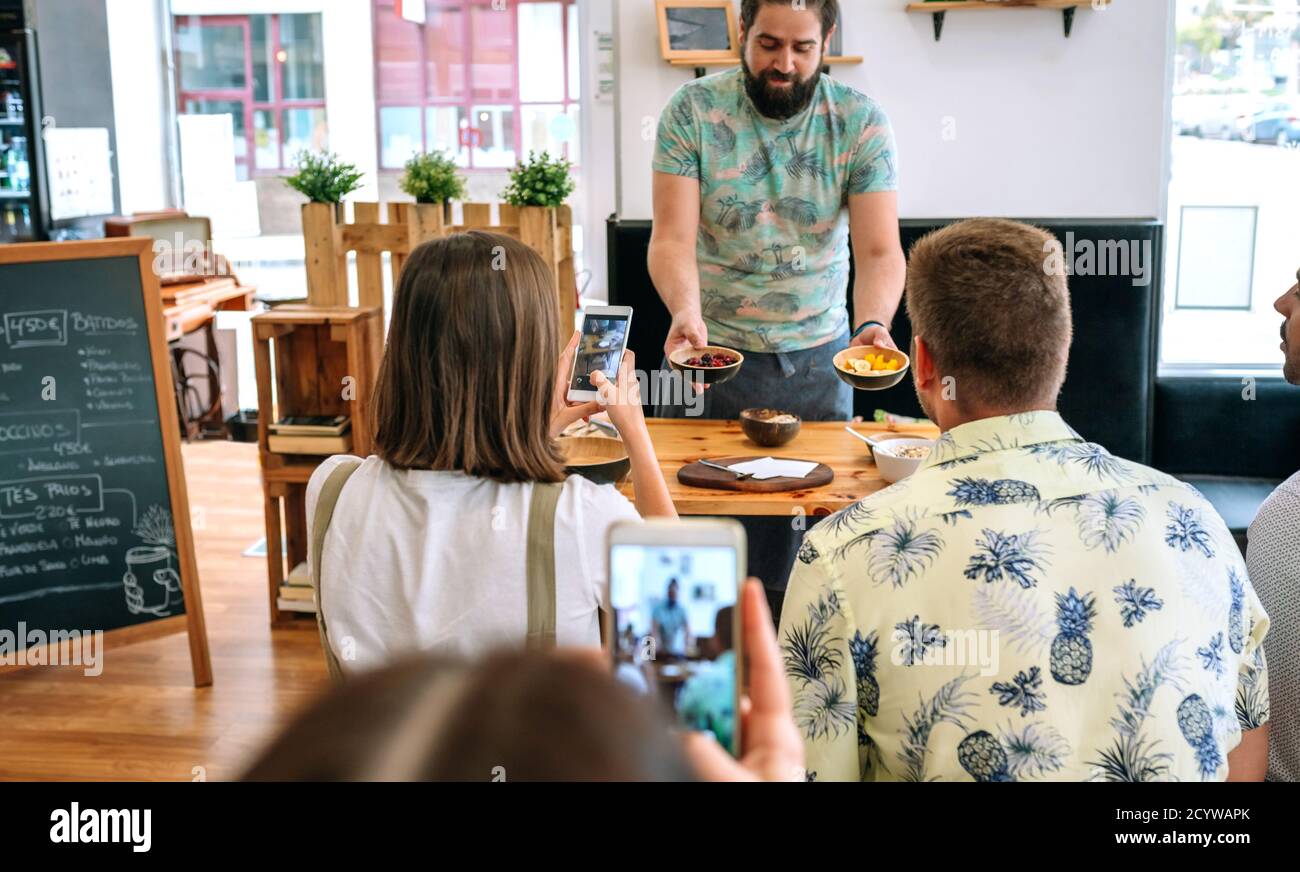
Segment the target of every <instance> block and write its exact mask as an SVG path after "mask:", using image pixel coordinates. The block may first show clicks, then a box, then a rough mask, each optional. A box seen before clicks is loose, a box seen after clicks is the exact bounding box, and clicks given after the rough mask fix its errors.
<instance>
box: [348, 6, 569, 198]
mask: <svg viewBox="0 0 1300 872" xmlns="http://www.w3.org/2000/svg"><path fill="white" fill-rule="evenodd" d="M506 2H507V4H508V9H509V13H510V39H511V46H512V49H513V52H514V58H513V62H512V63H511V71H512V82H513V84H512V95H511V98H510V99H509V100H491V101H480V100H476V99H475V98H474V21H473V19H474V16H473V14H472V13H471V11H470V10H471V9H472V8H473V7H490V6H491V4H492V0H425V23H416V22H408V23H409V24H410V25H411V26H413V27H417V28H419V34H420V38H419V40H418V42H419V55H418V64H419V68H420V99H419V101H418V102H416V101H414V100H392V99H385V98H384V97H383V96H382V94H383V87H382V85H381V83H380V63H379V58H380V45H379V16H380V15H397V14H398V12H397V0H371V3H370V12H371V31H372V33H373V34H374V52H373V54H374V76H375V153H376V155H377V160H378V167H379V172H380V173H387V174H393V173H400V172H402V170H403V167H402V166H388V165H386V164H385V163H384V128H383V122H382V114H383V110H385V109H416V110H418V112H419V116H420V148H421V150H422V151H426V152H427V151H429V150H430V148H431V146H432V143H431V142H430V141H429V110H431V109H459V110H461V112H462V113H463V117H464V118H466V119H469V120H470V123H471V124H472V123H473V110H474V107H475V106H476V105H482V106H487V105H491V106H494V107H501V108H507V109H509V110H510V113H511V139H512V141H511V146H512V150H513V151H514V154H515V160H516V161H520V160H523V159H524V156H525V155H524V151H523V128H522V124H523V111H524V109H527V108H529V107H540V106H550V107H554V106H558V107H559V108H560V111H561V113H562V114H565V115H570V114H571V113H573V112H574V111H575V110H576V111H578V112H581V111H582V108H581V102H582V101H581V99H580V98H579V97H577V96H574V94H573V88H572V85H573V83H572V82H571V81H570V76H569V66H570V60H571V59H570V56H569V55H570V51H569V44H570V39H571V33H570V26H569V24H570V14H571V13H570V9H571V8H577V7H578V0H506ZM526 3H527V4H534V3H559V5H560V26H561V44H562V46H561V52H560V57H559V62H560V63H561V65H562V67H563V70H564V75H563V80H564V96H563V99H561V100H560V101H558V102H557V101H555V100H528V101H524V100H521V99H520V92H519V8H520V6H522V5H523V4H526ZM434 10H439V11H456V12H459V13H460V14H461V19H462V21H461V39H462V41H463V45H464V46H465V58H464V60H463V61H462V65H463V69H464V81H465V91H464V95H463V96H461V97H430V96H429V65H428V37H427V35H426V32H425V29H426V28H427V27H428V24H427V22H428V21H429V20H430V18H431V16H430V15H429V12H431V11H434ZM460 144H461V145H462V146H463V147H464V148H465V150H466V165H465V166H463V167H460V168H459V169H460V170H461V172H465V173H475V174H477V173H501V172H505V171H507V170H508V169H509V167H501V166H476V165H475V162H474V147H473V145H472V144H470V143H460ZM572 154H573V146H572V145H571V144H570V143H568V142H566V143H564V145H563V146H562V156H563V157H564V158H565V159H571V155H572ZM574 166H575V169H576V168H577V162H576V161H575V162H574Z"/></svg>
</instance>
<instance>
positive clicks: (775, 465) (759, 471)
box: [727, 457, 817, 481]
mask: <svg viewBox="0 0 1300 872" xmlns="http://www.w3.org/2000/svg"><path fill="white" fill-rule="evenodd" d="M727 468H728V469H731V470H734V471H736V472H748V473H751V475H750V478H753V479H755V480H756V481H764V480H766V479H769V478H781V477H785V478H806V477H807V476H808V474H809V473H810V472H812V471H813V470H814V469H816V468H817V464H816V462H814V461H810V460H776V459H775V458H772V457H761V458H759V459H758V460H747V461H745V462H744V463H733V464H732V465H731V466H729V467H727Z"/></svg>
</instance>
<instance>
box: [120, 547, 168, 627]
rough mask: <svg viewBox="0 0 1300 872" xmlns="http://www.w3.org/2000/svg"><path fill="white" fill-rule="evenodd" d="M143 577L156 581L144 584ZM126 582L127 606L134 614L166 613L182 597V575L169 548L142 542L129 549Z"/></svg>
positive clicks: (124, 580) (123, 579)
mask: <svg viewBox="0 0 1300 872" xmlns="http://www.w3.org/2000/svg"><path fill="white" fill-rule="evenodd" d="M141 579H147V580H148V581H150V582H152V583H151V584H149V585H143V584H141V583H140V580H141ZM122 584H123V585H124V587H125V590H126V608H127V610H128V611H129V612H131V614H133V615H141V614H150V615H158V616H162V615H166V614H169V613H170V610H171V607H172V605H173V603H176V602H179V601H180V589H181V585H180V576H178V575H177V574H176V570H175V569H173V568H172V553H171V550H170V549H168V548H162V547H159V546H155V545H141V546H139V547H136V548H132V549H130V550H128V551H127V552H126V573H125V574H124V575H123V576H122Z"/></svg>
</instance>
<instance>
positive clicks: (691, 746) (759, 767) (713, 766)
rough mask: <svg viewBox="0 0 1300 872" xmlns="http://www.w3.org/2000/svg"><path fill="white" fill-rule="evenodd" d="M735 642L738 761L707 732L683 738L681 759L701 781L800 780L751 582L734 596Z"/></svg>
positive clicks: (757, 586)
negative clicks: (740, 653) (740, 690)
mask: <svg viewBox="0 0 1300 872" xmlns="http://www.w3.org/2000/svg"><path fill="white" fill-rule="evenodd" d="M740 597H741V599H740V608H741V612H740V619H741V639H742V644H743V645H744V654H745V673H746V675H747V676H748V679H749V688H748V693H747V694H745V695H743V696H742V697H741V701H740V719H741V728H740V736H741V744H742V746H743V747H742V750H741V756H740V759H738V760H737V759H736V758H734V757H732V756H731V755H730V754H728V753H727V751H726V749H724V748H723V747H722V746H721V745H719V744H718V742H717V740H716V739H714V738H713V736H712V735H710V734H708V733H689V734H688V735H687V737H686V756H687V758H688V759H689V760H690V761H691V765H693V766H694V767H695V771H696V773H697V774H698V775H699V777H700V779H701V780H703V781H802V780H804V753H803V739H802V738H800V736H799V729H798V728H797V727H796V726H795V723H794V704H793V702H792V701H791V697H790V685H789V684H788V683H787V680H786V676H785V667H784V666H783V665H782V662H781V649H780V646H778V645H777V641H776V630H775V629H774V628H773V626H772V613H771V611H769V610H768V607H767V596H766V594H764V592H763V585H762V584H761V583H759V581H758V580H757V579H754V578H751V579H749V580H748V581H746V582H745V586H744V587H743V588H742V589H741V595H740Z"/></svg>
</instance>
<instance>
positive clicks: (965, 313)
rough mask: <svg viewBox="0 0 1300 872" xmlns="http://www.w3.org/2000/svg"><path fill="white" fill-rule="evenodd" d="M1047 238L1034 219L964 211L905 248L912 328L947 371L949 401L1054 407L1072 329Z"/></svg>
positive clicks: (1065, 292)
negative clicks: (953, 397)
mask: <svg viewBox="0 0 1300 872" xmlns="http://www.w3.org/2000/svg"><path fill="white" fill-rule="evenodd" d="M1057 245H1058V243H1057V241H1056V239H1055V237H1053V236H1052V235H1051V234H1050V233H1048V232H1047V231H1045V230H1042V229H1041V228H1038V227H1031V226H1030V225H1028V224H1021V223H1019V222H1016V221H1006V220H1003V219H999V218H973V219H970V220H967V221H959V222H957V223H955V224H950V225H948V226H947V227H944V228H941V229H939V230H936V231H934V232H933V233H929V234H927V235H926V236H924V237H923V238H921V239H920V240H919V241H917V243H916V244H915V245H914V246H913V247H912V252H911V257H910V259H909V262H908V267H907V311H908V316H909V317H910V318H911V320H912V332H913V334H914V335H916V336H919V337H921V338H923V339H924V340H925V345H926V348H928V349H929V351H930V353H931V355H932V356H933V357H934V360H935V364H936V366H937V367H938V369H939V371H940V373H941V374H942V375H944V376H952V377H954V378H955V379H956V380H957V401H958V403H959V404H962V403H963V402H964V401H968V400H971V399H974V400H975V401H977V402H978V403H979V404H981V405H983V406H985V407H993V408H1016V407H1018V408H1054V407H1055V405H1056V397H1057V394H1059V393H1060V390H1061V384H1062V383H1063V382H1064V381H1065V367H1066V361H1067V359H1068V357H1069V351H1070V339H1071V336H1072V333H1073V326H1072V321H1071V316H1070V292H1069V290H1068V288H1067V287H1066V282H1065V275H1064V274H1063V273H1062V272H1061V271H1059V270H1049V269H1048V268H1047V264H1048V262H1049V258H1050V256H1051V253H1052V252H1053V251H1055V250H1057V248H1056V247H1057Z"/></svg>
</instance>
